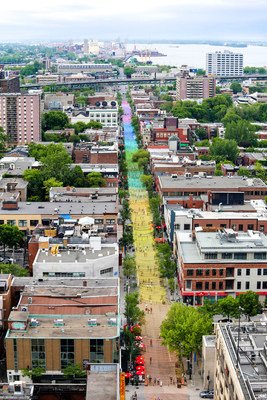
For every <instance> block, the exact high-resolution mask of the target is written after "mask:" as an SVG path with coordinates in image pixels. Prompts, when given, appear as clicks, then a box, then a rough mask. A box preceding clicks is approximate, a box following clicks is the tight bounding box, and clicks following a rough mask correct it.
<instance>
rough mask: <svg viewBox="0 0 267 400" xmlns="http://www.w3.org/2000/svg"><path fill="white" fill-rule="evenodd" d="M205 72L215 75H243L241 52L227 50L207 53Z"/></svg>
mask: <svg viewBox="0 0 267 400" xmlns="http://www.w3.org/2000/svg"><path fill="white" fill-rule="evenodd" d="M206 72H207V74H208V75H209V74H212V75H215V76H230V75H243V54H241V53H232V52H231V51H229V50H225V51H224V52H221V51H216V52H215V53H207V55H206Z"/></svg>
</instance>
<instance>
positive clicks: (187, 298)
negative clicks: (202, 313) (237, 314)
mask: <svg viewBox="0 0 267 400" xmlns="http://www.w3.org/2000/svg"><path fill="white" fill-rule="evenodd" d="M174 254H175V257H176V259H177V270H178V279H179V285H180V289H181V293H182V296H183V301H184V302H185V303H189V304H193V305H199V304H202V303H203V302H204V301H205V300H208V301H210V302H214V301H217V300H219V299H221V298H224V297H225V296H228V295H232V296H234V297H235V296H237V295H238V294H239V293H240V292H245V291H247V290H252V291H254V292H257V293H258V294H259V298H260V301H264V300H265V298H266V295H267V238H266V236H265V235H264V234H263V233H261V232H257V231H248V232H235V231H234V230H233V229H222V230H219V231H218V232H205V231H203V230H202V229H201V228H198V229H196V232H195V234H194V235H192V234H191V233H185V232H177V231H176V232H175V236H174Z"/></svg>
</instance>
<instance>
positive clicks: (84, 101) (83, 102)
mask: <svg viewBox="0 0 267 400" xmlns="http://www.w3.org/2000/svg"><path fill="white" fill-rule="evenodd" d="M75 103H76V104H81V105H82V106H83V107H86V106H87V97H85V96H79V97H76V99H75Z"/></svg>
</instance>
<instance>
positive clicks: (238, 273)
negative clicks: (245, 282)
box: [237, 268, 242, 276]
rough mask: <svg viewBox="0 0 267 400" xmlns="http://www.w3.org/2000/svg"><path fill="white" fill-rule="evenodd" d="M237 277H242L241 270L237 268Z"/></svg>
mask: <svg viewBox="0 0 267 400" xmlns="http://www.w3.org/2000/svg"><path fill="white" fill-rule="evenodd" d="M237 275H238V276H241V275H242V269H241V268H238V270H237Z"/></svg>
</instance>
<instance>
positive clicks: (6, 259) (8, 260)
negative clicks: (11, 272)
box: [0, 257, 14, 264]
mask: <svg viewBox="0 0 267 400" xmlns="http://www.w3.org/2000/svg"><path fill="white" fill-rule="evenodd" d="M0 262H1V263H3V264H13V262H14V260H13V258H9V257H0Z"/></svg>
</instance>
